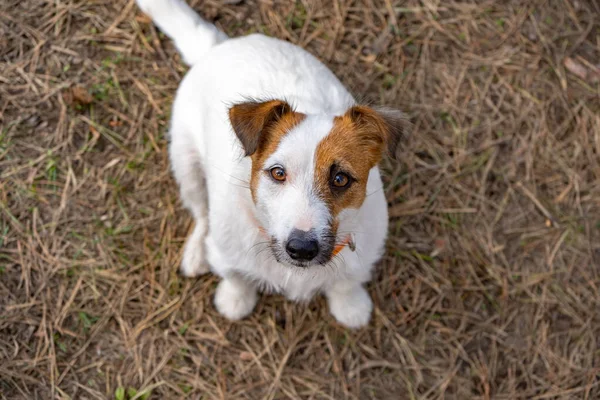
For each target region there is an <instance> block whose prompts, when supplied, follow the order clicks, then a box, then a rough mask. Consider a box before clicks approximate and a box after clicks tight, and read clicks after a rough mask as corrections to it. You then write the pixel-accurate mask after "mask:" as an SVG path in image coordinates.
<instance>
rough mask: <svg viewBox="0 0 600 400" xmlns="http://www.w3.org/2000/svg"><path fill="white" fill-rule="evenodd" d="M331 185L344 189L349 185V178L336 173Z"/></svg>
mask: <svg viewBox="0 0 600 400" xmlns="http://www.w3.org/2000/svg"><path fill="white" fill-rule="evenodd" d="M331 184H332V185H333V186H335V187H336V188H340V189H341V188H345V187H346V186H348V185H349V184H350V177H349V176H348V175H346V174H345V173H343V172H338V173H337V174H335V176H334V177H333V178H332V179H331Z"/></svg>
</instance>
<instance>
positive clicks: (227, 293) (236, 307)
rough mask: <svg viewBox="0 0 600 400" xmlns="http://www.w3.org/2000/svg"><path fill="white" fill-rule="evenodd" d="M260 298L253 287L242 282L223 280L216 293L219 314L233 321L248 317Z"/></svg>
mask: <svg viewBox="0 0 600 400" xmlns="http://www.w3.org/2000/svg"><path fill="white" fill-rule="evenodd" d="M257 300H258V296H257V294H256V290H255V289H254V288H253V287H250V286H247V285H246V284H244V283H242V282H235V281H231V280H229V279H223V280H222V281H221V283H219V286H218V287H217V291H216V293H215V306H216V307H217V310H218V311H219V313H221V314H222V315H223V316H225V317H226V318H228V319H231V320H238V319H242V318H244V317H246V316H248V315H249V314H250V313H251V312H252V310H253V309H254V306H255V305H256V301H257Z"/></svg>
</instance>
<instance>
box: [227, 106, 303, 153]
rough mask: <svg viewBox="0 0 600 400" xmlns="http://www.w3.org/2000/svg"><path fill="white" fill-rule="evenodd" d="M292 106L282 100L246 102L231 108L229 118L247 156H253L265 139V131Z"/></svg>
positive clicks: (290, 109) (290, 110) (289, 110)
mask: <svg viewBox="0 0 600 400" xmlns="http://www.w3.org/2000/svg"><path fill="white" fill-rule="evenodd" d="M289 112H292V107H291V106H290V105H289V104H288V103H286V102H285V101H282V100H271V101H266V102H262V103H261V102H254V101H249V102H244V103H239V104H236V105H234V106H233V107H231V108H230V109H229V120H230V121H231V126H232V127H233V130H234V131H235V134H236V135H237V137H238V139H239V140H240V142H241V143H242V146H243V147H244V151H245V152H246V156H251V155H252V154H254V153H255V152H256V150H257V149H258V148H259V146H260V143H261V141H263V140H264V139H265V138H264V135H263V133H264V132H265V131H266V128H268V127H269V126H270V125H272V124H274V123H275V122H277V121H279V120H280V119H281V118H282V117H283V116H284V115H285V114H287V113H289Z"/></svg>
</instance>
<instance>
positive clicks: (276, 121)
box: [229, 100, 305, 202]
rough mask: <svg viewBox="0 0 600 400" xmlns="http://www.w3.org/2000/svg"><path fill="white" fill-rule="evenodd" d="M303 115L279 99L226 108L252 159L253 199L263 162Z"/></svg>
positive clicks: (239, 137) (251, 189)
mask: <svg viewBox="0 0 600 400" xmlns="http://www.w3.org/2000/svg"><path fill="white" fill-rule="evenodd" d="M304 118H305V115H304V114H302V113H298V112H295V111H294V110H292V107H291V106H290V105H289V104H288V103H286V102H285V101H282V100H271V101H266V102H262V103H260V102H245V103H240V104H236V105H234V106H233V107H231V108H230V109H229V119H230V121H231V126H232V127H233V130H234V131H235V133H236V135H237V137H238V139H239V140H240V142H241V143H242V146H243V147H244V150H245V151H246V156H250V158H251V159H252V171H251V176H250V191H251V193H252V199H253V200H254V202H256V189H257V185H258V182H259V177H260V174H261V173H262V172H263V171H262V168H263V167H264V165H263V164H264V162H265V161H266V160H267V159H268V158H269V156H270V155H271V154H273V153H274V152H275V150H276V149H277V147H278V146H279V143H280V142H281V140H282V139H283V137H284V136H285V135H286V134H287V133H288V132H289V131H290V130H292V128H294V126H296V125H298V124H299V123H300V122H301V121H302V120H303V119H304Z"/></svg>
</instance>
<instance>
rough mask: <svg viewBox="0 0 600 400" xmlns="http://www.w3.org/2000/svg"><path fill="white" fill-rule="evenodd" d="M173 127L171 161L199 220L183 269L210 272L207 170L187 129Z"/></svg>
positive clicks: (191, 273)
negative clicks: (206, 245) (180, 129)
mask: <svg viewBox="0 0 600 400" xmlns="http://www.w3.org/2000/svg"><path fill="white" fill-rule="evenodd" d="M175 127H176V124H175V123H174V124H173V129H172V130H171V138H172V139H171V145H170V148H169V151H170V154H171V165H172V168H173V174H174V176H175V179H176V180H177V182H178V183H179V188H180V192H181V200H182V202H183V205H184V206H185V207H186V208H188V209H189V210H190V211H191V212H192V214H193V216H194V220H195V222H196V224H195V226H194V231H193V232H192V234H191V235H190V236H189V237H188V238H187V240H186V242H185V246H184V249H183V258H182V260H181V273H182V274H183V275H185V276H190V277H191V276H198V275H202V274H205V273H207V272H208V270H209V267H208V264H207V263H206V260H205V249H204V238H205V236H206V232H207V230H208V196H207V193H206V181H205V178H204V170H203V169H202V166H201V165H200V160H199V158H198V154H197V153H196V150H195V149H194V146H193V145H192V144H190V140H189V139H188V138H187V137H186V135H185V131H176V130H175Z"/></svg>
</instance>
